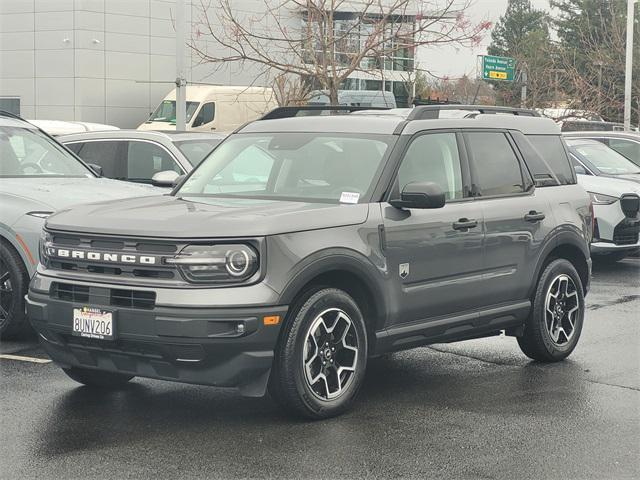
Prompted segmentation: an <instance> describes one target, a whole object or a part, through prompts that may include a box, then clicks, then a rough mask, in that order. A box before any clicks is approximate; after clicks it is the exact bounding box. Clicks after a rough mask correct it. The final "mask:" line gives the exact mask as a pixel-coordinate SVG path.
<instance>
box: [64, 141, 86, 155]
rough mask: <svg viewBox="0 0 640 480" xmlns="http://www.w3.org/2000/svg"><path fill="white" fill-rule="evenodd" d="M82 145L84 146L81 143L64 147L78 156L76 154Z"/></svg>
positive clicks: (68, 144)
mask: <svg viewBox="0 0 640 480" xmlns="http://www.w3.org/2000/svg"><path fill="white" fill-rule="evenodd" d="M82 145H84V144H83V143H67V144H66V145H65V147H67V148H68V149H69V150H71V151H72V152H73V153H75V154H76V155H78V153H79V152H80V149H81V148H82Z"/></svg>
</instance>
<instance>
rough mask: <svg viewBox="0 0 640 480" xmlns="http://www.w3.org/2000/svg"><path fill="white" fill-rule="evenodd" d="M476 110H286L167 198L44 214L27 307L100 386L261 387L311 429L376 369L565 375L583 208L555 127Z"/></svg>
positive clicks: (522, 113)
mask: <svg viewBox="0 0 640 480" xmlns="http://www.w3.org/2000/svg"><path fill="white" fill-rule="evenodd" d="M455 108H456V109H462V110H465V109H466V108H467V107H463V106H456V107H455ZM468 109H469V110H473V111H476V114H474V117H473V118H458V119H444V118H438V117H439V114H440V112H441V111H444V110H445V109H444V107H417V108H415V109H414V110H413V111H412V112H411V113H410V114H409V116H408V117H406V118H405V117H403V116H398V115H388V116H386V117H385V116H376V115H351V114H347V115H336V116H317V115H316V116H305V117H302V118H277V119H273V118H276V117H290V116H291V115H297V114H298V113H300V112H302V113H306V114H309V113H320V111H319V109H318V108H317V107H316V108H310V107H307V108H301V109H285V110H279V111H276V112H272V113H271V114H269V115H267V117H266V119H263V120H259V121H255V122H253V123H250V124H248V125H246V126H244V127H243V128H241V129H240V130H239V131H237V132H235V133H234V134H232V135H230V136H229V137H228V138H227V139H225V140H224V141H223V142H222V143H221V144H220V145H219V146H218V148H216V149H215V150H214V151H213V152H212V153H211V154H210V155H209V156H208V157H207V158H206V159H205V160H204V161H203V162H202V163H201V164H200V165H199V166H198V167H197V168H196V169H195V170H193V171H192V172H191V174H190V175H189V176H188V177H187V179H186V180H185V181H183V182H182V183H181V184H180V185H179V186H177V187H176V189H175V190H174V192H173V193H172V194H171V195H169V196H158V197H154V198H144V199H137V200H124V201H117V202H108V203H107V202H105V203H101V204H100V203H98V204H93V205H90V206H84V207H78V208H73V209H70V210H67V211H64V212H61V213H58V214H56V215H53V216H51V217H49V218H48V219H47V224H46V227H45V230H44V233H43V238H42V246H41V265H40V266H39V267H38V272H37V274H36V275H35V277H34V279H33V281H32V282H31V285H30V289H29V294H28V314H29V318H30V319H31V322H32V324H33V326H34V327H35V328H36V330H37V331H38V332H39V334H40V338H41V340H42V344H43V345H44V348H45V349H46V351H47V352H48V353H49V355H50V356H51V358H52V359H53V360H54V361H55V362H56V363H57V364H58V365H60V367H62V368H63V369H64V371H65V372H66V373H67V374H68V375H69V376H70V377H71V378H73V379H74V380H77V381H79V382H81V383H83V384H86V385H97V386H101V387H105V386H117V385H120V384H122V383H124V382H127V381H129V380H130V379H131V378H133V377H134V376H142V377H152V378H159V379H165V380H173V381H180V382H189V383H198V384H207V385H216V386H222V387H237V388H239V390H240V392H241V393H242V394H244V395H251V396H261V395H263V394H264V393H265V392H266V390H267V388H268V389H269V391H270V392H271V394H272V395H273V396H274V397H275V398H276V399H277V401H278V402H280V403H281V404H282V405H283V406H285V407H286V408H288V409H289V410H291V411H293V412H295V413H297V414H299V415H303V416H306V417H311V418H324V417H329V416H333V415H337V414H339V413H341V412H343V411H345V410H346V409H347V408H348V407H349V406H351V405H352V403H353V402H354V400H355V398H356V394H357V393H358V391H359V390H360V387H361V386H362V383H363V380H364V375H365V370H366V368H367V360H368V358H369V357H371V356H372V355H379V354H383V353H385V352H391V351H395V350H402V349H407V348H412V347H417V346H421V345H427V344H431V343H436V342H452V341H457V340H466V339H470V338H479V337H488V336H492V335H498V334H500V332H502V331H505V332H506V334H507V335H512V336H514V337H516V338H517V341H518V343H519V345H520V347H521V349H522V351H523V352H524V353H525V354H526V355H528V356H529V357H531V358H533V359H536V360H539V361H546V362H555V361H559V360H562V359H564V358H565V357H567V356H568V355H569V354H570V353H571V352H572V351H573V349H574V348H575V346H576V344H577V342H578V339H579V337H580V332H581V329H582V325H583V319H584V311H585V305H584V296H585V294H586V293H587V290H588V286H589V278H590V270H591V260H590V256H589V241H590V239H591V229H592V222H591V219H592V212H591V206H590V201H589V196H588V195H587V194H586V192H585V191H584V190H583V189H582V188H581V187H579V186H578V185H577V184H576V177H575V173H574V172H573V169H572V167H571V164H570V163H569V159H568V157H567V153H566V151H565V149H564V147H563V144H562V142H561V140H560V132H559V129H558V127H557V126H556V125H555V124H554V122H553V121H552V120H548V119H542V118H536V114H535V112H531V111H526V110H518V109H514V110H510V109H502V110H501V109H496V108H492V107H477V106H474V107H468ZM314 110H315V111H314ZM325 110H340V109H339V108H336V107H329V108H325ZM478 110H480V111H478ZM496 111H499V112H500V113H503V114H501V115H496V114H495V113H496ZM528 136H532V137H539V138H536V140H537V141H538V143H539V147H538V148H536V147H534V145H533V144H532V143H531V142H530V141H529V140H528ZM545 149H546V150H545ZM543 151H549V152H554V153H553V154H552V155H549V156H547V157H545V156H544V155H545V154H544V153H542V152H543Z"/></svg>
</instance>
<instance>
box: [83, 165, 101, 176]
mask: <svg viewBox="0 0 640 480" xmlns="http://www.w3.org/2000/svg"><path fill="white" fill-rule="evenodd" d="M87 165H89V168H90V169H91V170H93V173H95V174H96V175H98V176H99V177H102V171H103V170H102V167H101V166H100V165H97V164H95V163H87Z"/></svg>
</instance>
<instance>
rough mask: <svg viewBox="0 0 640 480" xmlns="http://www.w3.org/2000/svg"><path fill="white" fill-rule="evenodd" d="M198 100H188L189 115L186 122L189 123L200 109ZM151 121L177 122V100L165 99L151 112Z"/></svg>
mask: <svg viewBox="0 0 640 480" xmlns="http://www.w3.org/2000/svg"><path fill="white" fill-rule="evenodd" d="M198 105H200V103H198V102H187V116H186V122H187V123H189V122H190V121H191V117H193V114H194V113H195V112H196V110H197V109H198ZM149 121H150V122H167V123H173V124H175V123H176V101H175V100H163V101H162V103H161V104H160V105H158V108H156V111H155V112H153V113H152V114H151V117H149Z"/></svg>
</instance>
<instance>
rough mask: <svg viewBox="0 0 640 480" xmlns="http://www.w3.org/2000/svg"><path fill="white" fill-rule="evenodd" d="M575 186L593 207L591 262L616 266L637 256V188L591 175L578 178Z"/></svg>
mask: <svg viewBox="0 0 640 480" xmlns="http://www.w3.org/2000/svg"><path fill="white" fill-rule="evenodd" d="M578 184H580V185H581V186H582V187H583V188H584V189H585V190H586V191H587V192H589V195H590V196H591V201H592V204H593V211H594V229H593V231H594V233H593V240H592V242H591V255H592V256H593V258H594V259H596V258H597V259H598V260H601V261H609V262H617V261H619V260H622V259H623V258H626V257H628V256H631V255H635V254H637V253H638V252H640V214H639V213H638V210H639V208H640V185H638V184H637V183H634V182H630V181H628V180H620V179H617V178H609V177H596V176H593V175H578Z"/></svg>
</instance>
